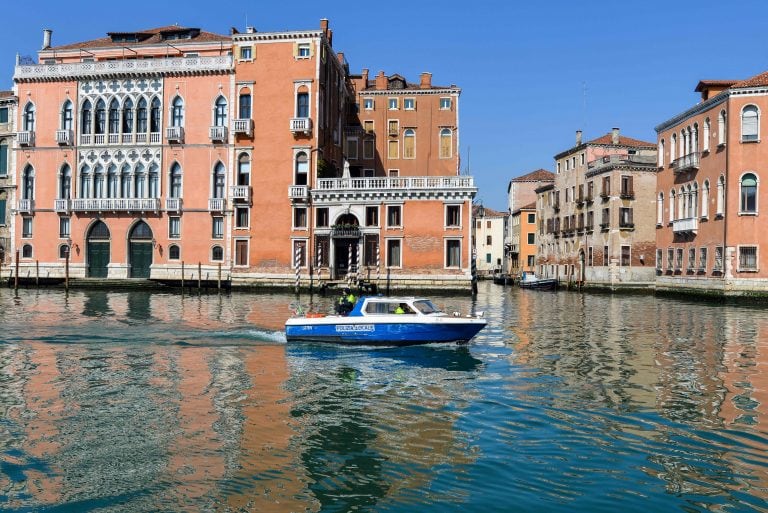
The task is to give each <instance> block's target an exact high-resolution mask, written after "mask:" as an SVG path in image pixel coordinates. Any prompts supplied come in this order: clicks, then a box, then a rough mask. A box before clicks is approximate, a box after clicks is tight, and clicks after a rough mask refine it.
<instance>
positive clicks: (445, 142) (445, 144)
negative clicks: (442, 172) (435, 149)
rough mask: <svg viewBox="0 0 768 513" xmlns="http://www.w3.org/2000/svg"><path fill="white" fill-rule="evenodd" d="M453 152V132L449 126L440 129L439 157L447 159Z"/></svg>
mask: <svg viewBox="0 0 768 513" xmlns="http://www.w3.org/2000/svg"><path fill="white" fill-rule="evenodd" d="M452 154H453V132H451V129H450V128H443V129H442V130H440V158H441V159H449V158H451V155H452Z"/></svg>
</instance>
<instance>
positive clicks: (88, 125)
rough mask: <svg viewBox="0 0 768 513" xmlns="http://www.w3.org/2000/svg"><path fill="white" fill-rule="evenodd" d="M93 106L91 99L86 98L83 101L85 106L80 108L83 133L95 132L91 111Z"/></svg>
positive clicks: (81, 130) (81, 131)
mask: <svg viewBox="0 0 768 513" xmlns="http://www.w3.org/2000/svg"><path fill="white" fill-rule="evenodd" d="M91 110H92V107H91V102H90V100H85V101H84V102H83V107H82V109H81V110H80V133H82V134H90V133H93V123H92V122H91V121H92V119H93V118H92V115H91V114H92V113H91Z"/></svg>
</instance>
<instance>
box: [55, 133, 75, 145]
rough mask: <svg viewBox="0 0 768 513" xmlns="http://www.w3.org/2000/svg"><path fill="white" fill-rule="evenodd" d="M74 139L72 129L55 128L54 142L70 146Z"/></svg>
mask: <svg viewBox="0 0 768 513" xmlns="http://www.w3.org/2000/svg"><path fill="white" fill-rule="evenodd" d="M74 140H75V138H74V135H73V132H72V130H56V144H60V145H62V146H72V143H73V141H74Z"/></svg>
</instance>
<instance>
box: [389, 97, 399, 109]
mask: <svg viewBox="0 0 768 513" xmlns="http://www.w3.org/2000/svg"><path fill="white" fill-rule="evenodd" d="M397 104H398V102H397V98H390V99H389V101H388V105H389V110H397Z"/></svg>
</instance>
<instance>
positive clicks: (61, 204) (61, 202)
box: [53, 199, 69, 212]
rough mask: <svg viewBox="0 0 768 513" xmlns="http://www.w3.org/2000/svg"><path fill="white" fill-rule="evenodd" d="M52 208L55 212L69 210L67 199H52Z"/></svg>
mask: <svg viewBox="0 0 768 513" xmlns="http://www.w3.org/2000/svg"><path fill="white" fill-rule="evenodd" d="M53 210H55V211H56V212H69V200H68V199H57V200H53Z"/></svg>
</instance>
